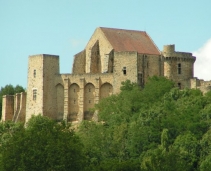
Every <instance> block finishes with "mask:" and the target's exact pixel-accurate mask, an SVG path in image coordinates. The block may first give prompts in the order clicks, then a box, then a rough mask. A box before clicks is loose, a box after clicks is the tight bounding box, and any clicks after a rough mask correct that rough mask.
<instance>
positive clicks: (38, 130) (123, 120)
mask: <svg viewBox="0 0 211 171" xmlns="http://www.w3.org/2000/svg"><path fill="white" fill-rule="evenodd" d="M96 109H97V110H98V116H99V122H91V121H83V122H82V123H81V124H80V125H79V126H78V128H77V130H76V131H73V130H72V129H71V128H69V127H68V125H66V124H65V123H60V124H58V123H55V122H53V121H51V120H49V119H47V118H45V117H44V118H43V117H41V116H38V117H33V118H32V119H31V120H30V121H29V123H28V125H27V127H24V126H23V125H22V124H14V123H9V122H8V123H7V122H6V123H2V124H1V127H0V129H1V130H0V134H1V142H0V143H1V156H0V157H1V160H0V162H1V164H0V165H1V167H2V169H1V168H0V169H1V170H18V169H19V170H36V169H38V168H39V169H38V170H84V171H95V170H96V171H108V170H111V171H181V170H183V171H207V170H210V167H211V128H210V126H211V92H208V93H207V94H204V95H203V94H202V92H200V90H195V89H184V90H180V89H178V88H177V87H174V83H173V82H172V81H170V80H168V79H166V78H163V77H152V78H150V79H149V81H148V82H147V84H146V85H145V88H144V89H140V88H139V87H138V86H137V85H136V84H135V83H131V82H130V81H126V82H124V83H123V84H122V88H121V93H119V94H116V95H112V96H110V97H108V98H105V99H102V100H101V101H100V103H99V104H98V105H96ZM14 168H15V169H14ZM17 168H18V169H17Z"/></svg>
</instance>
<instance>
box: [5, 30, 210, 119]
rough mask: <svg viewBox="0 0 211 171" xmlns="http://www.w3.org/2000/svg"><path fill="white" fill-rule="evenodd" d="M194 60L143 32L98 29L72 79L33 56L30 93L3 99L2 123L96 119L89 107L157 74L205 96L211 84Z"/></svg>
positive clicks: (50, 58) (55, 61)
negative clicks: (196, 70) (198, 71)
mask: <svg viewBox="0 0 211 171" xmlns="http://www.w3.org/2000/svg"><path fill="white" fill-rule="evenodd" d="M195 60H196V57H194V56H192V54H191V53H186V52H177V51H175V46H174V45H166V46H164V48H163V50H162V51H160V50H159V49H158V48H157V46H156V45H155V43H154V42H153V40H152V39H151V38H150V36H149V35H148V34H147V33H146V32H144V31H135V30H123V29H113V28H104V27H99V28H97V29H96V30H95V32H94V34H93V35H92V37H91V38H90V40H89V42H88V43H87V45H86V47H85V49H84V50H83V51H81V52H79V53H78V54H76V55H75V56H74V64H73V68H72V74H60V71H59V70H60V69H59V56H55V55H46V54H41V55H33V56H29V63H28V85H27V93H24V92H23V93H19V94H16V95H14V96H9V95H5V96H4V97H3V106H2V121H6V120H13V121H14V122H17V121H23V122H27V121H28V120H29V119H30V117H31V116H32V115H37V114H42V115H44V116H48V117H50V118H52V119H55V120H62V119H65V120H67V121H68V122H80V121H82V120H95V119H97V114H96V113H95V112H93V111H90V108H93V107H94V104H96V103H98V102H99V100H100V99H102V98H105V97H107V96H109V95H111V94H115V93H118V92H120V86H121V82H122V81H125V80H127V79H129V80H130V81H131V82H137V83H138V85H139V86H142V87H143V86H144V84H145V83H146V81H147V79H148V78H149V77H151V76H154V75H156V76H165V77H167V78H169V79H172V80H173V81H174V82H175V83H176V84H177V86H178V87H179V88H185V87H187V88H200V89H201V90H202V91H204V92H205V91H207V90H209V89H210V83H211V82H209V81H208V82H206V81H203V80H199V79H197V78H194V77H193V71H194V62H195Z"/></svg>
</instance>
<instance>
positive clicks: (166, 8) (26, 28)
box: [0, 0, 211, 88]
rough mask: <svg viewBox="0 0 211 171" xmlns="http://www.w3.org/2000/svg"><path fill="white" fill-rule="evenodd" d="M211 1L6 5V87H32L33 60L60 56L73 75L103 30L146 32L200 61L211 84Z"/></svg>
mask: <svg viewBox="0 0 211 171" xmlns="http://www.w3.org/2000/svg"><path fill="white" fill-rule="evenodd" d="M210 7H211V1H210V0H194V1H193V0H173V1H169V0H30V1H29V0H9V1H8V0H0V87H4V86H5V85H7V84H12V85H14V86H15V85H17V84H18V85H21V86H23V87H24V88H26V87H27V67H28V56H30V55H36V54H52V55H59V56H60V73H71V71H72V65H73V57H74V55H75V54H77V53H78V52H80V51H82V50H84V48H85V46H86V44H87V43H88V41H89V39H90V37H91V36H92V34H93V33H94V30H95V29H96V28H97V27H110V28H120V29H130V30H140V31H146V32H147V33H148V34H149V35H150V37H151V38H152V39H153V41H154V42H155V44H156V45H157V47H158V48H159V49H160V50H162V49H163V45H168V44H175V49H176V51H180V52H191V53H193V55H194V56H196V62H195V66H194V67H195V68H194V70H195V71H194V76H195V77H198V78H200V79H204V80H211V10H210Z"/></svg>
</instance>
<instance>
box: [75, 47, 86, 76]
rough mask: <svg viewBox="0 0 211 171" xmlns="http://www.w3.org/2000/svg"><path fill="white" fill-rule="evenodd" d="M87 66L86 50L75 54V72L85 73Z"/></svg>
mask: <svg viewBox="0 0 211 171" xmlns="http://www.w3.org/2000/svg"><path fill="white" fill-rule="evenodd" d="M85 66H86V50H83V51H82V52H80V53H78V54H76V55H75V56H74V62H73V68H72V73H73V74H84V73H85Z"/></svg>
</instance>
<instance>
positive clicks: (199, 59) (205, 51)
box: [193, 39, 211, 80]
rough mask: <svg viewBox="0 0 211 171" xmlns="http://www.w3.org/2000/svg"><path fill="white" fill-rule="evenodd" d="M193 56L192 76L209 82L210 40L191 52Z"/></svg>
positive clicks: (210, 78) (210, 62)
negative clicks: (194, 58) (194, 57)
mask: <svg viewBox="0 0 211 171" xmlns="http://www.w3.org/2000/svg"><path fill="white" fill-rule="evenodd" d="M193 55H194V56H196V62H195V65H194V76H195V77H198V78H199V79H204V80H211V39H209V40H208V41H207V42H206V43H205V44H204V45H203V46H202V47H201V48H199V49H198V50H197V51H195V52H193Z"/></svg>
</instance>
